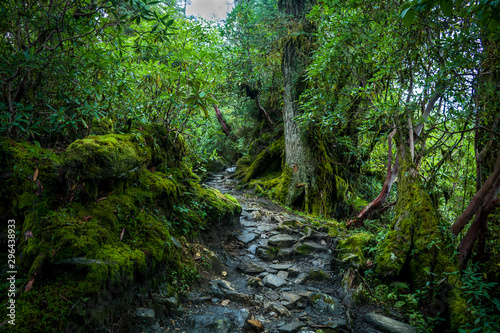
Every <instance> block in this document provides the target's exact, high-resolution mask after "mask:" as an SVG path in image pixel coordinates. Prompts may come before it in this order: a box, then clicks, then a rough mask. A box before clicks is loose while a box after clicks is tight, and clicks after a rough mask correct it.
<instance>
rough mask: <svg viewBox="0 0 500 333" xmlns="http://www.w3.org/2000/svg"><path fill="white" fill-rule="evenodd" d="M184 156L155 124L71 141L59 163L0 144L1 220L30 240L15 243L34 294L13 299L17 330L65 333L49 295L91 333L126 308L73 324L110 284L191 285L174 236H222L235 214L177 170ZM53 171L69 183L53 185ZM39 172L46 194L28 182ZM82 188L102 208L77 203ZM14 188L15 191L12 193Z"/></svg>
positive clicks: (47, 154)
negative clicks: (216, 232) (214, 232)
mask: <svg viewBox="0 0 500 333" xmlns="http://www.w3.org/2000/svg"><path fill="white" fill-rule="evenodd" d="M185 153H186V150H185V142H184V139H183V138H182V137H181V136H179V137H178V138H177V141H175V142H173V137H172V136H170V137H169V136H168V135H167V133H166V131H165V130H164V129H163V128H162V127H158V126H147V127H146V128H145V129H144V130H143V131H139V132H136V133H132V134H128V135H117V134H108V135H103V136H91V137H88V138H85V139H82V140H78V141H76V142H75V143H73V144H72V145H70V147H69V148H68V151H67V152H66V153H65V156H64V158H63V159H61V158H60V156H59V154H55V153H53V152H51V151H49V150H43V149H40V148H37V147H36V146H32V145H29V144H27V143H17V142H13V141H8V140H0V155H2V157H5V160H4V159H2V160H1V162H0V163H2V164H1V165H0V167H1V170H0V171H2V174H3V173H4V172H8V173H9V174H10V175H11V176H10V177H9V178H8V179H7V185H8V188H7V190H5V189H0V191H1V193H2V194H4V193H5V194H8V195H6V196H5V198H6V203H4V202H3V203H2V204H3V206H2V207H3V208H2V209H4V212H5V211H7V212H8V214H7V215H8V216H13V215H14V213H15V216H16V221H18V225H17V226H18V228H19V230H18V231H20V232H21V234H22V233H25V232H28V231H30V232H31V233H32V234H33V236H34V238H27V239H25V238H24V237H23V238H21V239H20V243H19V251H20V252H21V251H22V253H23V256H22V259H21V260H20V264H21V268H22V269H21V270H22V276H23V278H24V279H25V280H26V281H28V280H29V279H31V278H33V277H35V280H34V281H35V284H34V286H33V288H32V289H31V290H30V291H29V292H27V293H23V294H22V295H21V297H20V298H19V304H20V306H19V307H18V312H17V316H18V318H19V320H21V319H22V320H23V323H24V325H20V326H19V327H21V326H22V329H20V331H23V332H28V331H36V330H38V329H39V328H40V327H52V328H50V329H49V328H47V329H46V330H45V329H44V331H47V332H51V331H55V332H60V331H63V330H64V328H63V329H61V328H60V325H64V324H65V323H66V322H67V320H68V313H69V312H70V308H68V306H67V304H66V303H68V302H67V301H64V299H63V298H61V297H59V296H54V295H53V294H52V293H51V292H49V291H50V290H54V291H55V292H58V293H59V294H60V295H62V296H63V297H65V298H67V299H70V303H69V307H71V306H72V305H73V304H78V306H76V307H75V309H73V311H72V312H71V316H70V317H71V318H72V320H73V319H74V320H77V322H80V323H82V325H91V324H92V323H101V324H102V323H103V322H104V321H106V320H108V319H107V318H110V314H111V313H113V312H116V311H121V310H123V308H121V309H120V308H114V305H111V304H107V303H106V304H105V305H104V306H103V307H102V308H100V309H99V310H95V311H94V310H93V311H91V314H90V318H85V320H83V319H81V318H80V319H78V318H77V316H78V315H77V314H78V313H79V312H82V311H79V310H78V308H79V307H80V306H82V305H83V304H84V302H83V301H80V302H79V300H82V299H87V298H89V299H94V298H95V297H97V293H98V292H99V291H100V290H102V289H103V288H104V287H105V286H106V285H107V283H108V282H110V281H128V282H130V283H132V284H137V283H139V282H140V283H144V284H148V285H150V286H151V285H154V284H155V283H156V282H155V281H158V280H159V279H166V280H167V282H168V281H170V282H172V283H176V285H177V286H178V288H185V284H186V283H187V282H186V281H192V280H194V279H195V278H196V276H197V273H196V270H195V268H194V264H193V261H192V260H191V259H190V256H189V254H187V253H186V246H185V245H179V244H180V243H179V242H175V241H174V238H173V235H181V236H184V237H186V238H182V237H179V238H180V239H184V241H185V239H193V238H194V237H196V235H197V234H198V233H199V232H200V231H201V230H203V229H205V230H207V229H210V228H219V229H222V230H224V229H227V226H226V225H224V223H230V222H229V221H230V220H231V219H232V218H233V217H234V216H235V215H237V214H239V213H240V212H241V206H240V205H239V204H238V202H237V201H236V199H235V198H233V197H231V196H228V195H223V194H221V193H220V192H219V191H216V190H213V189H208V188H204V187H202V186H201V185H200V184H199V183H198V182H199V177H197V176H196V175H194V174H193V173H192V171H191V170H190V169H189V167H188V166H187V165H186V164H185V163H184V162H182V156H183V154H185ZM60 165H63V169H64V170H63V173H62V175H64V176H65V177H63V180H66V181H67V183H66V182H64V181H63V182H59V180H58V175H57V169H58V167H59V166H60ZM87 167H88V169H87ZM146 167H148V169H146ZM130 168H137V169H136V171H134V172H129V171H130ZM36 169H38V174H37V180H38V181H40V182H41V183H42V184H43V188H44V190H43V192H40V193H39V192H37V191H38V190H39V188H40V186H39V185H37V184H38V183H37V182H34V181H30V180H28V176H30V177H34V174H35V170H36ZM83 182H85V187H86V189H85V191H86V192H88V193H91V194H92V195H91V197H93V198H96V197H99V200H91V201H90V202H89V201H88V200H81V197H80V196H79V195H78V193H79V192H80V191H83V186H82V183H83ZM72 185H73V186H72ZM14 189H15V190H16V191H17V193H16V192H14V193H15V194H12V192H13V190H14ZM103 189H108V190H110V192H109V193H102V190H103ZM66 190H67V191H66ZM3 198H4V197H3ZM13 212H14V213H13ZM17 217H19V218H17ZM68 265H72V266H71V268H70V269H68ZM20 276H21V273H20ZM66 289H68V290H69V289H71V293H69V292H66V291H64V290H66ZM49 294H50V296H49ZM47 297H50V298H47ZM61 300H62V301H61ZM46 302H49V303H50V304H51V305H50V306H47V305H46ZM61 302H62V303H61ZM44 304H45V305H44ZM113 304H114V303H113ZM21 305H23V306H21ZM52 305H54V306H59V307H60V310H59V311H54V310H53V306H52ZM123 306H126V304H123ZM1 311H5V309H4V310H0V312H1ZM83 312H85V311H83ZM2 313H3V312H2ZM73 316H76V317H73ZM111 316H112V315H111ZM32 318H35V319H36V321H33V320H31V319H32ZM29 323H33V324H29ZM33 325H36V327H35V326H33Z"/></svg>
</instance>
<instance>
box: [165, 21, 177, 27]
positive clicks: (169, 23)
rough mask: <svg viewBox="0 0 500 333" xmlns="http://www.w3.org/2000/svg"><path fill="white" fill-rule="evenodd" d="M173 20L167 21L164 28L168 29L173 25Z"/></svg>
mask: <svg viewBox="0 0 500 333" xmlns="http://www.w3.org/2000/svg"><path fill="white" fill-rule="evenodd" d="M174 22H175V21H174V20H168V22H167V23H166V24H165V26H166V27H167V28H168V27H170V26H171V25H172V24H174Z"/></svg>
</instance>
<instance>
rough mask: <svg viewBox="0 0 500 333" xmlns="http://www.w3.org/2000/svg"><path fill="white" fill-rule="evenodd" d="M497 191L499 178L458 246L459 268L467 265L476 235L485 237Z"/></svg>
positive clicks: (496, 200)
mask: <svg viewBox="0 0 500 333" xmlns="http://www.w3.org/2000/svg"><path fill="white" fill-rule="evenodd" d="M499 156H500V155H499ZM498 192H500V179H498V180H497V182H496V184H495V186H493V188H492V189H491V191H490V192H489V193H488V195H487V196H486V197H485V198H484V201H483V202H482V204H481V205H480V206H479V209H478V211H477V212H476V217H475V218H474V222H472V225H471V226H470V228H469V230H467V233H466V234H465V236H464V238H462V241H461V242H460V245H459V246H458V262H459V266H460V269H461V270H462V269H464V268H465V266H466V265H467V261H468V260H469V258H470V256H471V253H472V248H473V247H474V243H475V242H476V239H477V238H478V236H479V237H480V238H484V239H485V238H486V233H487V232H488V215H490V213H491V212H492V211H493V210H494V209H495V207H496V205H497V204H498V203H499V200H498V199H496V197H497V195H498ZM480 252H481V251H479V253H480Z"/></svg>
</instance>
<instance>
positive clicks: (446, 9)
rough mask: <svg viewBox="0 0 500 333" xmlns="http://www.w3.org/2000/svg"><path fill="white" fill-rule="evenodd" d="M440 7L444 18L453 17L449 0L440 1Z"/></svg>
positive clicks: (451, 3)
mask: <svg viewBox="0 0 500 333" xmlns="http://www.w3.org/2000/svg"><path fill="white" fill-rule="evenodd" d="M440 5H441V11H442V12H443V14H444V15H445V16H448V17H451V16H452V15H453V2H452V1H451V0H441V3H440Z"/></svg>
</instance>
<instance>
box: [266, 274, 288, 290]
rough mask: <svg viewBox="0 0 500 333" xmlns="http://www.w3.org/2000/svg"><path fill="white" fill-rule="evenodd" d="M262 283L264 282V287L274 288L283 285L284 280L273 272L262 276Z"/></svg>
mask: <svg viewBox="0 0 500 333" xmlns="http://www.w3.org/2000/svg"><path fill="white" fill-rule="evenodd" d="M262 283H264V285H265V286H266V287H269V288H273V289H276V288H280V287H282V286H283V285H285V284H286V281H285V280H283V279H282V278H280V277H279V276H276V275H274V274H268V275H266V276H265V277H264V279H263V280H262Z"/></svg>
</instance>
